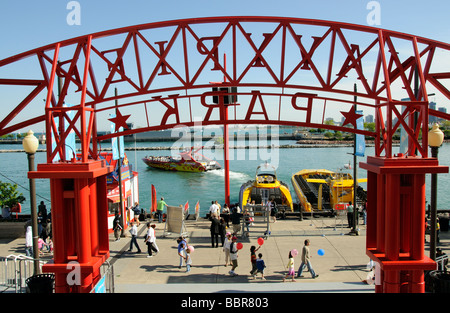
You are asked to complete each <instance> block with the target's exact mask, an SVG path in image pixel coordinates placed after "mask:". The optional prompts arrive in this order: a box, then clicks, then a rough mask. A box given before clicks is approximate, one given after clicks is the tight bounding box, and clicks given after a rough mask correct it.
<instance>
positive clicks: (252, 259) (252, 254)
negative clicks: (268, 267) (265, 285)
mask: <svg viewBox="0 0 450 313" xmlns="http://www.w3.org/2000/svg"><path fill="white" fill-rule="evenodd" d="M259 248H261V246H259V247H258V248H256V247H255V246H251V247H250V262H251V263H252V270H251V271H250V275H252V279H255V278H256V272H257V271H258V268H257V267H256V251H258V250H259Z"/></svg>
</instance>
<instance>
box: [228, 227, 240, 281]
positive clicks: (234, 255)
mask: <svg viewBox="0 0 450 313" xmlns="http://www.w3.org/2000/svg"><path fill="white" fill-rule="evenodd" d="M238 251H239V250H238V248H237V237H236V236H233V238H231V244H230V259H231V264H232V266H231V270H230V271H229V272H228V274H230V275H231V276H237V275H238V274H236V272H235V269H236V267H238V257H239V255H238Z"/></svg>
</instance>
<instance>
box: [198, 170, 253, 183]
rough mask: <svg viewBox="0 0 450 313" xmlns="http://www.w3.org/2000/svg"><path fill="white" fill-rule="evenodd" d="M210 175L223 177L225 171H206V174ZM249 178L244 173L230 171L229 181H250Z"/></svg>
mask: <svg viewBox="0 0 450 313" xmlns="http://www.w3.org/2000/svg"><path fill="white" fill-rule="evenodd" d="M206 173H208V174H210V175H216V176H219V177H225V170H224V169H220V170H212V171H208V172H206ZM250 178H251V177H250V176H249V175H247V174H245V173H240V172H233V171H230V179H236V180H247V179H250Z"/></svg>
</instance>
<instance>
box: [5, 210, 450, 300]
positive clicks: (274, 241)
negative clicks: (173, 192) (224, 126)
mask: <svg viewBox="0 0 450 313" xmlns="http://www.w3.org/2000/svg"><path fill="white" fill-rule="evenodd" d="M155 224H156V237H157V240H156V242H157V245H158V247H159V249H160V252H159V253H158V254H157V255H155V256H153V257H152V258H147V253H146V248H147V247H146V245H145V244H144V241H143V235H144V234H145V232H146V225H145V222H142V223H141V225H140V226H139V239H138V243H139V245H140V247H141V250H142V252H141V253H139V254H138V253H136V250H135V249H134V251H133V252H128V251H127V250H128V249H129V244H130V236H129V234H128V232H127V231H126V232H125V233H126V234H125V235H126V237H124V238H121V239H120V240H119V241H114V238H113V235H112V234H111V235H110V254H111V256H110V258H109V262H110V263H111V264H113V268H114V281H115V292H116V293H226V292H227V293H229V292H233V293H234V292H257V293H265V292H266V293H267V292H272V293H273V292H275V293H277V292H280V293H292V292H324V293H332V292H335V293H349V292H358V293H361V292H363V293H373V292H374V290H375V288H374V286H373V285H367V284H365V283H363V282H362V281H363V280H364V279H366V277H367V274H368V273H369V271H368V270H367V268H366V265H367V263H368V262H369V258H368V257H367V256H366V254H365V244H366V243H365V240H366V236H365V225H359V229H360V232H359V236H352V235H349V230H350V229H349V228H347V227H346V226H347V224H346V221H345V220H342V219H340V218H328V217H325V218H306V219H304V220H303V221H299V220H298V219H296V218H293V217H292V218H289V219H286V220H278V221H277V222H276V223H270V231H271V233H270V236H268V237H267V238H266V239H265V241H264V244H263V245H262V246H261V248H260V249H259V251H257V254H258V253H262V254H263V259H264V261H265V263H266V266H267V268H266V270H265V278H266V280H265V281H263V280H261V278H260V277H258V278H257V279H251V277H250V274H249V272H250V269H251V263H250V247H251V246H252V245H255V246H256V247H257V246H258V244H257V240H258V238H259V237H262V236H264V232H265V231H266V224H265V223H262V222H257V223H255V226H252V227H251V228H250V235H249V237H240V238H239V239H238V242H242V243H243V248H242V250H240V251H239V259H238V264H239V266H238V267H237V269H236V273H237V274H239V275H238V276H235V277H231V276H230V275H229V274H228V271H229V270H230V266H225V263H224V252H223V250H222V247H220V244H219V247H218V248H212V247H211V239H210V231H209V226H210V222H209V221H208V220H206V219H203V218H200V219H199V220H198V221H194V220H188V221H186V222H185V225H186V230H187V239H188V243H189V245H192V246H193V247H194V248H195V251H194V252H193V253H192V254H191V257H192V261H193V264H192V269H191V272H190V273H186V268H185V266H184V265H183V267H182V268H179V257H178V255H177V243H176V239H177V238H178V236H179V234H175V233H172V234H170V235H167V234H166V236H165V237H163V233H164V223H162V224H159V223H158V222H155ZM449 233H450V232H441V235H440V237H441V242H440V244H439V245H438V247H441V248H442V249H443V250H444V252H446V253H447V254H450V234H449ZM427 237H428V236H427ZM305 239H309V240H310V242H311V245H310V251H311V254H312V266H313V268H314V270H315V272H316V273H317V274H319V277H317V278H316V279H312V278H311V275H310V273H309V272H307V271H305V272H304V273H303V275H304V277H303V278H296V282H291V281H290V280H289V279H288V280H287V281H286V282H284V283H283V281H282V279H283V277H284V275H285V274H286V265H287V263H288V254H289V251H290V250H292V249H297V250H298V251H299V255H298V256H296V257H295V258H294V259H295V269H296V271H297V269H298V267H299V265H300V262H301V259H300V253H301V249H302V247H303V242H304V240H305ZM427 240H428V238H427ZM24 247H25V239H24V238H18V239H14V240H6V239H4V240H0V256H7V255H10V254H15V255H17V254H23V253H24ZM319 249H323V250H324V254H323V255H319V254H318V253H317V252H318V250H319ZM427 249H428V244H426V250H427ZM426 254H427V255H428V251H426ZM50 258H51V255H48V254H46V255H45V256H44V258H43V259H50Z"/></svg>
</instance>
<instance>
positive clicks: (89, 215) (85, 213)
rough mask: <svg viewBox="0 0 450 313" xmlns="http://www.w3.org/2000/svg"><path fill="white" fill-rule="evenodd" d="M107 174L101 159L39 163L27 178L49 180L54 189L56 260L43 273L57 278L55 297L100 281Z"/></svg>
mask: <svg viewBox="0 0 450 313" xmlns="http://www.w3.org/2000/svg"><path fill="white" fill-rule="evenodd" d="M111 171H112V168H111V167H110V166H107V165H106V162H105V161H104V160H97V161H94V160H92V161H89V162H87V163H47V164H39V165H38V171H36V172H30V174H29V175H30V177H33V178H50V182H51V186H52V190H51V192H52V214H53V218H54V221H53V223H54V224H53V231H54V241H55V244H54V259H53V261H51V262H49V263H47V264H45V265H44V266H43V272H44V273H55V287H56V288H55V291H56V292H57V293H66V292H79V293H87V292H90V291H91V290H92V288H93V287H94V286H95V283H96V282H97V281H98V279H99V274H100V267H101V265H102V264H103V263H104V262H105V261H106V260H107V258H108V256H109V241H108V226H107V225H108V224H107V209H108V206H107V196H106V175H107V174H108V173H110V172H111ZM97 178H98V183H97ZM99 197H101V198H102V199H99Z"/></svg>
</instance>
